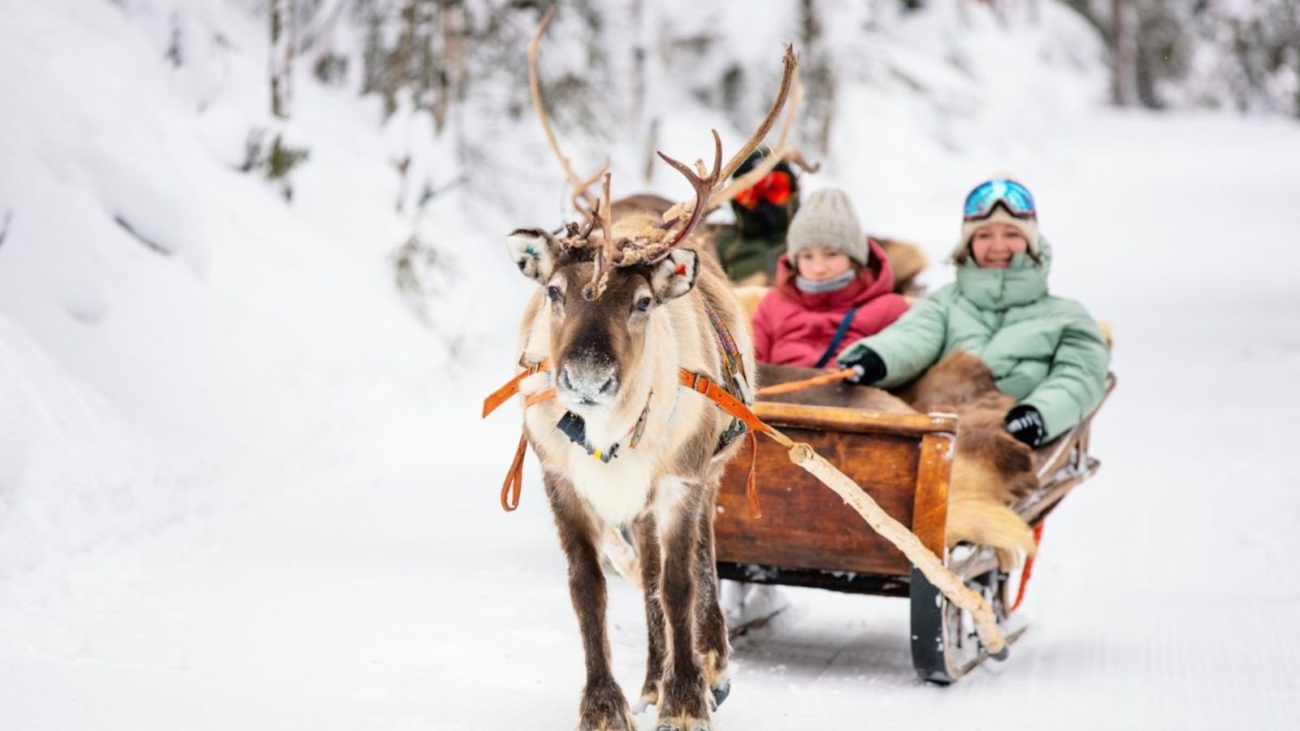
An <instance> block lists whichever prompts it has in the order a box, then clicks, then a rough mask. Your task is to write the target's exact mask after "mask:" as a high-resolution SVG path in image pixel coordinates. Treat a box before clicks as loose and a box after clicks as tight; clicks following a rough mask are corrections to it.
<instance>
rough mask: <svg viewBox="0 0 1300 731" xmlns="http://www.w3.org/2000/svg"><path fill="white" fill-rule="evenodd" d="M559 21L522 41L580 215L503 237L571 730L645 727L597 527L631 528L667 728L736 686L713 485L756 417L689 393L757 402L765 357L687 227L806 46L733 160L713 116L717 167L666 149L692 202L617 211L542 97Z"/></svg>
mask: <svg viewBox="0 0 1300 731" xmlns="http://www.w3.org/2000/svg"><path fill="white" fill-rule="evenodd" d="M548 19H549V13H548V14H547V17H546V18H544V19H543V21H542V24H541V26H540V27H539V28H538V31H537V35H536V36H535V37H534V39H533V42H532V44H530V47H529V56H530V61H531V63H530V68H531V72H532V88H533V100H534V104H535V105H536V106H537V109H538V114H539V117H541V120H542V124H543V127H544V129H545V131H546V133H547V136H548V138H549V139H550V142H551V147H552V150H553V151H554V152H555V154H556V156H557V157H558V158H559V159H560V161H561V163H562V166H563V167H564V169H565V171H566V174H567V175H568V177H569V179H570V181H571V182H572V183H573V185H574V188H575V194H574V203H575V207H576V208H578V210H579V212H580V213H582V214H583V216H584V218H585V219H586V220H585V221H584V222H583V223H581V224H578V223H570V224H568V225H567V226H566V228H565V230H564V231H563V232H561V233H560V234H552V233H550V232H548V231H546V230H543V229H540V228H523V229H518V230H515V231H514V232H512V233H511V234H510V235H509V236H508V237H507V238H506V242H507V246H508V249H509V253H510V256H511V257H512V258H513V259H514V261H515V263H516V265H517V266H518V267H519V270H520V271H521V272H522V273H523V274H524V276H526V277H528V278H529V279H531V280H533V281H534V282H536V283H537V284H538V285H539V286H538V290H537V292H536V293H534V295H533V296H532V298H531V299H530V300H529V302H528V304H527V306H526V308H525V312H524V316H523V320H522V323H521V325H520V332H519V349H520V352H521V353H522V356H521V365H522V366H524V367H525V368H526V369H527V370H526V371H525V372H526V373H527V372H536V371H544V373H537V374H536V375H533V376H530V377H529V378H527V379H525V380H523V381H522V383H523V391H524V392H525V393H526V395H527V398H526V400H525V404H526V406H525V417H524V432H525V437H526V439H527V443H528V444H529V445H531V446H532V447H533V449H534V451H535V452H536V453H537V455H538V456H539V458H540V460H541V463H542V470H543V476H544V481H545V487H546V495H547V498H548V499H549V501H550V505H551V509H552V512H553V514H554V518H555V524H556V528H557V529H558V532H559V537H560V545H561V547H562V548H563V550H564V553H565V555H566V557H567V559H568V564H569V590H570V595H571V597H572V600H573V607H574V610H575V612H576V613H577V616H578V625H579V628H580V630H581V634H582V643H583V649H584V652H585V656H586V667H587V681H586V686H585V687H584V688H583V691H582V699H581V703H580V706H579V723H578V728H579V729H582V730H584V731H586V730H590V731H597V730H601V731H634V730H635V728H636V727H635V725H634V723H633V721H632V711H631V709H630V707H629V705H628V702H627V700H626V698H625V696H624V694H623V691H622V689H621V688H620V687H619V685H618V683H617V682H616V681H615V679H614V675H613V673H612V671H611V670H610V659H609V653H610V648H609V640H608V637H607V635H606V626H605V607H606V588H605V577H604V574H603V573H602V570H601V560H600V537H601V536H602V535H604V534H607V533H608V532H609V531H610V530H611V528H613V529H618V528H626V529H628V530H629V531H630V534H631V536H632V539H633V543H634V545H635V548H636V551H637V553H638V556H639V565H640V570H641V576H640V577H639V578H640V580H641V583H642V585H643V587H644V594H645V613H646V624H647V629H648V635H649V653H648V658H647V662H646V676H645V682H644V683H643V684H642V687H641V694H640V703H639V704H638V705H639V706H640V707H641V708H644V707H645V706H646V705H650V704H654V705H656V706H657V709H658V721H657V726H656V728H657V729H659V731H700V730H707V729H710V728H712V726H711V724H710V721H709V718H710V712H711V711H712V710H714V709H716V707H717V706H718V705H719V704H720V703H722V701H723V700H724V699H725V698H726V697H727V694H728V692H729V690H730V680H729V675H728V667H727V666H728V655H729V649H730V648H729V646H728V642H727V629H726V623H725V620H724V619H723V614H722V611H721V610H720V608H719V606H718V599H717V576H716V570H715V564H714V552H713V515H714V512H715V498H716V495H717V490H718V482H719V480H720V478H721V476H722V472H723V469H724V467H725V466H726V464H727V462H728V461H729V460H730V459H731V457H732V456H733V455H734V454H735V453H736V451H737V450H738V449H739V448H740V444H741V442H742V441H743V440H742V439H740V437H741V436H742V435H743V434H744V433H745V425H744V422H742V421H740V420H738V419H735V418H733V417H732V416H730V415H729V414H727V413H726V412H724V411H722V410H721V409H719V408H717V407H716V406H715V404H713V403H710V402H709V400H707V399H705V398H701V397H700V395H699V394H698V393H697V394H693V393H690V391H691V390H692V389H694V390H697V391H700V392H701V393H703V392H705V391H706V390H709V389H718V390H725V391H726V392H727V394H730V397H734V398H735V399H738V400H740V401H742V402H744V403H747V404H748V403H752V392H751V390H750V385H749V383H748V374H753V373H755V363H754V354H753V344H752V342H751V337H750V331H749V326H748V324H747V321H746V316H745V314H744V311H743V310H742V308H741V307H740V305H739V304H738V303H737V301H736V299H735V296H734V295H733V293H732V290H731V288H730V285H729V283H728V281H727V278H726V276H725V275H724V274H723V272H722V270H721V268H720V267H719V265H718V264H717V263H716V262H715V261H714V260H712V259H711V258H709V257H706V256H704V255H702V248H701V242H700V240H698V237H694V236H692V234H693V232H694V230H695V228H696V225H697V224H698V223H699V222H700V220H701V218H703V214H704V213H705V212H706V211H707V210H708V208H709V204H710V203H711V202H712V200H713V198H714V196H715V195H717V194H718V193H719V192H721V191H722V190H723V187H724V186H723V182H724V181H726V180H727V178H728V177H729V176H730V175H731V173H732V172H733V171H734V170H735V169H736V168H737V167H738V166H739V165H740V163H741V162H743V161H744V160H745V158H746V157H748V156H749V154H750V153H751V152H752V151H753V150H754V149H755V148H756V147H757V146H758V144H759V142H761V140H762V138H763V136H764V135H765V134H766V132H767V131H768V130H769V129H770V128H771V125H772V123H773V121H774V120H775V119H776V117H777V115H778V114H779V113H780V111H781V108H782V106H783V105H784V103H785V100H786V97H787V95H788V94H789V90H790V86H791V80H792V78H793V74H794V70H795V66H796V61H795V58H794V54H793V51H792V50H790V49H787V51H786V54H785V59H784V63H785V69H784V76H783V79H782V83H781V89H780V92H779V93H778V95H777V98H776V101H775V103H774V104H773V106H772V109H771V110H770V111H769V113H768V115H767V117H766V118H765V119H764V120H763V122H762V123H761V124H760V125H759V127H758V130H757V131H756V132H755V133H754V135H753V136H751V138H750V139H749V140H748V141H747V142H746V143H745V145H743V146H742V148H741V149H740V150H739V151H738V152H737V153H736V154H735V155H734V156H732V157H731V159H730V160H729V162H728V163H727V164H726V165H723V164H722V143H721V141H720V139H719V138H718V134H717V132H716V131H715V132H713V141H714V160H713V165H712V167H711V169H709V168H706V167H705V166H704V164H703V162H702V161H699V162H697V163H696V169H695V170H694V171H693V170H692V169H691V168H690V167H688V166H686V165H683V164H682V163H680V162H678V161H676V160H673V159H672V158H669V157H667V156H666V155H664V154H663V153H660V157H662V158H663V159H664V161H665V162H666V163H667V164H668V165H669V166H671V167H672V168H673V169H675V170H677V171H678V172H680V173H681V174H682V175H684V176H685V177H686V178H687V180H688V181H690V183H691V186H692V187H693V189H694V191H695V198H694V201H693V202H687V203H684V204H682V205H679V206H675V207H674V208H673V209H671V210H670V211H668V212H667V213H665V214H663V215H662V216H655V215H653V214H651V213H638V214H625V215H622V216H620V217H619V218H618V219H617V220H614V219H612V217H611V215H610V213H611V206H610V204H609V186H610V176H609V174H608V173H604V172H603V171H602V175H603V178H604V195H603V199H600V198H596V197H595V196H594V195H591V194H588V193H587V192H586V190H587V188H589V187H590V186H591V185H592V184H593V182H594V181H595V179H592V180H586V181H584V180H583V179H581V178H579V177H578V176H577V175H576V174H574V173H573V171H572V168H571V167H570V166H569V164H568V162H567V160H566V159H565V158H564V156H563V155H562V154H561V153H560V150H559V146H558V144H557V143H556V142H555V138H554V134H553V133H552V132H551V129H550V125H549V122H548V120H547V118H546V114H545V111H544V109H543V106H542V104H541V99H540V87H539V84H538V82H537V71H536V66H537V63H536V56H537V44H538V42H539V40H540V38H541V35H542V32H543V30H544V29H545V26H546V22H547V20H548ZM539 381H540V383H539ZM684 386H685V387H684ZM548 387H549V388H548ZM530 391H531V393H528V392H530ZM724 397H725V394H724ZM750 436H751V437H752V434H751V435H750ZM521 450H522V445H521ZM520 455H522V451H521V452H520Z"/></svg>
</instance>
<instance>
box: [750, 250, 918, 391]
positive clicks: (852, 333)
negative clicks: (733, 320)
mask: <svg viewBox="0 0 1300 731" xmlns="http://www.w3.org/2000/svg"><path fill="white" fill-rule="evenodd" d="M867 245H868V246H869V247H870V248H871V259H872V263H873V264H874V263H876V262H879V265H880V271H879V272H873V271H872V270H871V267H864V268H863V269H862V271H861V272H859V273H858V278H857V279H856V280H854V281H852V282H850V283H849V285H848V286H847V287H845V288H844V289H841V290H839V291H838V292H828V293H826V294H809V293H807V292H804V291H802V290H800V289H799V288H798V287H796V286H795V284H794V278H793V277H792V276H791V273H792V265H791V263H790V257H789V256H782V257H781V259H780V261H778V262H777V264H776V281H777V282H778V283H779V284H777V286H775V287H773V288H772V289H771V290H770V291H769V292H768V293H767V294H766V295H765V296H764V297H763V301H762V302H760V303H759V304H758V311H757V312H755V313H754V352H755V355H756V356H757V357H758V360H760V361H762V362H764V363H777V364H780V365H793V366H804V367H807V368H811V367H813V366H815V365H816V364H817V360H818V359H819V358H821V356H822V353H825V352H826V348H827V347H829V346H830V344H831V340H832V339H833V338H834V337H835V331H836V330H837V329H838V328H839V326H840V322H841V321H842V320H843V319H844V316H845V315H846V314H848V311H849V309H850V308H852V307H855V306H856V307H857V308H858V311H857V314H855V315H854V316H853V322H852V323H850V325H849V330H848V332H847V333H845V334H844V338H843V339H841V340H840V344H839V347H837V348H836V351H843V350H844V349H845V348H847V347H849V346H850V345H852V344H853V343H855V342H857V341H858V340H859V339H860V338H865V337H867V336H868V335H875V334H876V333H878V332H880V331H881V330H883V329H884V328H885V327H886V326H887V325H889V324H890V323H891V322H893V321H894V320H897V319H898V317H899V316H900V315H902V314H903V313H904V312H905V311H906V310H907V300H905V299H903V297H902V295H898V294H894V292H893V289H894V270H893V269H891V268H890V267H889V259H888V258H886V257H885V251H884V249H882V248H880V244H878V243H876V241H875V240H874V239H871V238H868V239H867ZM835 355H839V352H836V353H833V354H832V360H831V361H828V365H829V364H833V363H834V359H833V356H835Z"/></svg>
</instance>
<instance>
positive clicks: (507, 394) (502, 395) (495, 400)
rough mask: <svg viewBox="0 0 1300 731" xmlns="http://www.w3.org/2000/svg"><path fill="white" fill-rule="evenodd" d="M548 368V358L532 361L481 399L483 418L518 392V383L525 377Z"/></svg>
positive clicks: (549, 363) (549, 366) (549, 364)
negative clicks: (504, 383)
mask: <svg viewBox="0 0 1300 731" xmlns="http://www.w3.org/2000/svg"><path fill="white" fill-rule="evenodd" d="M550 368H551V362H550V361H549V360H543V361H541V362H538V363H534V364H532V365H530V366H528V367H527V368H525V369H524V370H523V372H521V373H520V374H519V375H517V376H515V377H514V378H511V379H510V380H509V381H507V382H506V385H504V386H502V387H501V388H498V389H497V390H495V391H493V392H492V395H491V396H488V397H487V398H485V399H483V418H485V419H486V418H487V416H488V414H491V413H492V412H493V411H496V410H497V407H499V406H500V405H501V404H504V403H505V402H507V401H509V400H510V399H511V397H513V396H514V395H515V394H517V393H519V384H521V383H523V382H524V379H525V378H527V377H529V376H531V375H533V374H535V373H539V372H541V371H545V370H550Z"/></svg>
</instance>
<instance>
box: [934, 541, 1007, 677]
mask: <svg viewBox="0 0 1300 731" xmlns="http://www.w3.org/2000/svg"><path fill="white" fill-rule="evenodd" d="M948 565H949V568H951V569H952V571H953V573H955V574H957V576H959V577H961V579H962V581H963V582H964V583H965V584H966V587H967V588H968V589H970V590H972V591H974V592H976V593H978V594H979V595H980V596H982V597H984V600H985V601H987V602H988V603H989V606H991V607H992V608H993V614H994V616H996V617H997V621H998V626H999V627H1005V624H1004V622H1005V620H1006V616H1007V611H1006V609H1007V603H1006V599H1007V596H1006V592H1007V575H1006V574H1004V573H1002V572H1001V571H1000V570H999V569H998V561H997V556H996V554H994V552H993V550H992V549H989V548H984V547H977V546H968V545H964V544H963V545H961V546H958V547H957V548H954V549H953V550H952V552H951V555H950V558H949V561H948ZM911 600H912V665H913V666H914V667H915V668H916V673H917V675H919V676H920V677H921V679H922V680H927V681H930V682H932V683H937V684H940V685H948V684H950V683H953V682H955V681H956V680H957V679H958V678H960V677H961V676H963V675H965V674H966V673H967V672H969V671H970V670H971V669H972V668H974V667H975V666H976V665H978V664H979V663H981V662H983V661H984V660H986V659H988V658H989V657H990V655H989V652H988V650H987V649H986V648H985V647H984V646H983V644H981V643H980V641H979V635H978V634H977V633H976V631H975V619H974V617H972V616H971V614H970V613H969V612H967V611H965V610H963V609H961V608H960V607H958V606H957V605H955V604H953V603H951V602H949V601H948V599H947V598H946V597H944V595H943V594H942V593H940V591H939V590H938V589H937V588H935V586H934V585H933V584H931V583H930V581H929V580H928V579H926V578H925V575H924V574H922V573H921V571H920V570H919V569H917V568H916V567H915V566H913V567H912V582H911ZM1018 637H1019V633H1016V634H1014V635H1008V636H1007V642H1008V644H1009V643H1011V642H1012V641H1014V640H1015V639H1017V638H1018Z"/></svg>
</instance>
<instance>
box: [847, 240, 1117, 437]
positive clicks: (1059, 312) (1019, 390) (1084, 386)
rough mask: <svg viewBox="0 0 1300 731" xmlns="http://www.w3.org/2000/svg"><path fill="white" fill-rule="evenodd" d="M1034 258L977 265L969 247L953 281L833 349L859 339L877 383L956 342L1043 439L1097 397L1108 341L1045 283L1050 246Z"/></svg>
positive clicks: (1068, 424) (852, 352) (857, 346)
mask: <svg viewBox="0 0 1300 731" xmlns="http://www.w3.org/2000/svg"><path fill="white" fill-rule="evenodd" d="M1040 247H1041V249H1042V263H1041V264H1039V263H1037V262H1035V261H1034V260H1033V259H1031V258H1030V257H1029V256H1028V255H1026V254H1016V255H1015V256H1013V257H1012V259H1011V265H1010V267H1008V268H1007V269H981V268H980V267H979V266H978V265H976V264H975V259H974V257H967V258H966V261H965V262H963V263H962V264H959V265H958V268H957V281H956V282H954V283H953V284H950V285H948V286H946V287H944V288H942V289H940V290H939V291H937V292H935V293H934V294H933V295H931V296H929V297H927V298H926V299H924V300H922V301H920V302H918V303H916V304H915V305H913V306H912V308H911V309H910V310H908V311H907V313H905V314H904V315H903V316H902V317H901V318H899V319H898V320H897V321H896V322H895V323H894V324H893V325H891V326H889V327H888V328H886V329H885V330H884V331H883V332H880V333H878V334H876V335H872V336H871V337H867V338H863V339H861V340H859V341H857V342H856V343H854V344H853V345H852V346H850V347H849V348H847V349H846V350H845V351H844V352H843V353H841V354H840V356H839V359H838V360H839V361H840V362H845V361H849V360H852V359H854V358H856V357H857V356H858V355H860V354H861V353H862V349H863V348H870V349H871V350H873V351H875V352H876V353H877V354H878V355H879V356H880V357H881V359H882V360H883V361H884V362H885V378H884V379H883V380H882V381H880V382H879V384H877V385H880V386H882V387H884V388H889V387H891V386H897V385H901V384H903V383H906V382H908V381H910V380H912V379H913V378H916V377H917V376H919V375H920V374H921V372H922V371H924V370H925V369H926V368H929V367H930V366H931V365H934V364H935V363H936V362H938V361H939V360H940V359H942V358H943V357H944V356H946V355H948V354H949V353H952V352H953V351H955V350H958V349H961V350H965V351H967V352H969V353H973V354H975V355H977V356H979V357H980V359H981V360H983V361H984V364H985V365H987V366H988V368H989V371H991V372H992V374H993V378H994V381H995V382H996V383H997V387H998V389H999V390H1001V391H1002V392H1003V393H1006V394H1008V395H1010V396H1012V397H1014V398H1015V399H1016V400H1017V401H1019V402H1020V403H1022V404H1029V405H1031V406H1033V407H1034V408H1036V409H1038V411H1039V413H1041V414H1042V415H1043V422H1044V426H1045V427H1046V434H1045V435H1044V437H1045V439H1046V440H1051V439H1055V438H1056V437H1058V436H1060V435H1061V434H1063V433H1065V432H1066V431H1068V430H1069V429H1070V428H1072V427H1074V426H1075V425H1076V424H1078V423H1079V422H1080V421H1082V420H1083V417H1085V416H1087V414H1088V413H1089V412H1090V411H1092V410H1093V409H1094V408H1096V406H1097V404H1099V403H1101V398H1102V395H1103V393H1104V391H1105V384H1106V373H1107V370H1108V369H1109V367H1110V350H1109V349H1108V348H1107V347H1106V342H1105V340H1104V339H1103V338H1102V335H1101V332H1100V330H1098V328H1097V323H1096V321H1095V320H1093V319H1092V317H1091V316H1090V315H1089V314H1088V311H1087V310H1085V309H1084V308H1083V305H1081V304H1079V303H1078V302H1076V301H1074V300H1070V299H1064V298H1061V297H1053V296H1051V295H1049V294H1048V293H1047V273H1048V270H1049V268H1050V264H1051V248H1050V247H1049V246H1048V245H1047V241H1046V240H1040Z"/></svg>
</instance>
